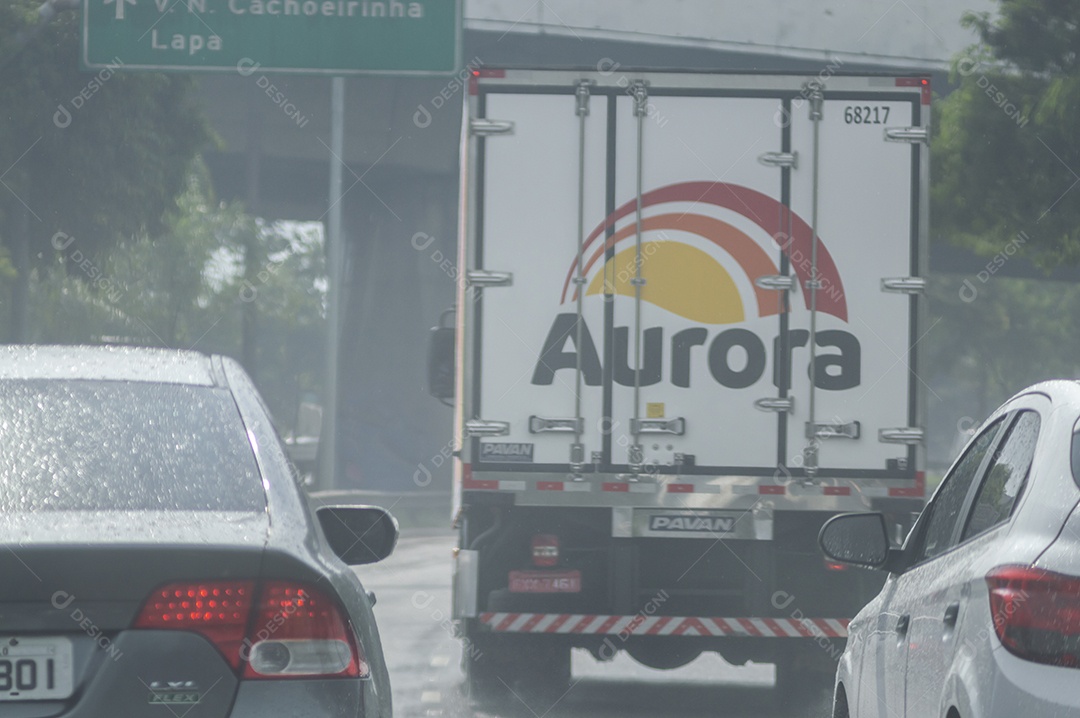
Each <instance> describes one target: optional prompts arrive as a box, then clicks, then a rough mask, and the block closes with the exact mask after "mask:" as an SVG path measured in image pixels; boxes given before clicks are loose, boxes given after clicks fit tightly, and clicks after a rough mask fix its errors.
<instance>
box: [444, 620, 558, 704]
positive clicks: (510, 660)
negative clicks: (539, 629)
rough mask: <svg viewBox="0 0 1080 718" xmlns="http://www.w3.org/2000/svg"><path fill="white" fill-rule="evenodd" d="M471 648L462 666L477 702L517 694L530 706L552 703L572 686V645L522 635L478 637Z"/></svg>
mask: <svg viewBox="0 0 1080 718" xmlns="http://www.w3.org/2000/svg"><path fill="white" fill-rule="evenodd" d="M470 645H471V646H472V648H473V650H472V651H470V652H469V654H467V655H466V654H463V655H462V667H463V668H464V672H465V681H466V688H467V690H468V694H469V697H470V698H471V699H472V700H473V701H474V702H476V703H487V702H491V701H496V700H504V699H506V698H508V697H512V696H514V695H516V696H518V697H519V698H520V699H522V700H525V701H526V702H529V703H532V702H535V701H539V702H542V703H546V702H549V701H550V702H553V701H555V700H558V699H560V698H561V697H562V696H563V694H564V693H565V692H566V691H567V689H568V688H569V687H570V647H569V646H564V645H560V644H557V643H551V642H547V641H544V642H540V641H537V640H536V639H535V638H534V637H521V636H477V637H474V638H473V639H472V640H471V643H470ZM552 704H553V703H552ZM549 707H550V706H549Z"/></svg>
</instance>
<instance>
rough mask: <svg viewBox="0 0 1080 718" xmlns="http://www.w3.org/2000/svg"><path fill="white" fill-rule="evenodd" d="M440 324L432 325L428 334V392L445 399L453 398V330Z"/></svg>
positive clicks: (437, 397)
mask: <svg viewBox="0 0 1080 718" xmlns="http://www.w3.org/2000/svg"><path fill="white" fill-rule="evenodd" d="M450 311H452V310H450ZM443 316H444V317H445V316H446V313H445V312H444V313H443ZM441 324H442V322H441V321H440V326H437V327H432V328H431V333H430V334H429V335H428V393H429V394H431V395H432V396H433V397H435V398H436V399H441V400H447V399H453V398H454V339H455V331H454V328H453V327H444V326H442V325H441Z"/></svg>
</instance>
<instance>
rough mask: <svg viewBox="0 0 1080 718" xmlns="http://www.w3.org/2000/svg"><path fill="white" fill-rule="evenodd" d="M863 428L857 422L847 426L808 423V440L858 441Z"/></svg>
mask: <svg viewBox="0 0 1080 718" xmlns="http://www.w3.org/2000/svg"><path fill="white" fill-rule="evenodd" d="M861 434H862V426H861V425H860V424H859V422H857V421H852V422H849V423H847V424H811V423H810V422H806V438H807V439H858V438H859V436H860V435H861Z"/></svg>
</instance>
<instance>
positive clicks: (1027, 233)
mask: <svg viewBox="0 0 1080 718" xmlns="http://www.w3.org/2000/svg"><path fill="white" fill-rule="evenodd" d="M963 22H964V24H965V25H966V26H967V27H970V28H972V29H974V30H975V31H976V32H977V33H978V35H979V38H980V43H979V44H977V45H975V46H973V47H971V48H969V49H968V51H967V52H965V53H963V54H962V55H961V56H959V57H957V58H956V59H955V61H954V64H953V74H952V78H953V80H954V81H956V82H957V83H958V85H959V86H958V88H957V89H956V90H955V91H954V92H952V93H951V94H950V95H948V96H947V97H945V98H944V99H943V100H941V101H940V102H939V103H937V115H938V116H937V118H936V127H937V130H936V135H935V137H934V144H933V156H934V165H933V167H934V169H933V175H934V183H933V187H932V194H933V217H934V227H935V235H937V236H943V237H947V238H948V239H950V240H952V241H955V242H957V243H958V244H961V245H963V246H967V247H968V248H971V249H973V250H975V251H977V252H980V253H983V254H987V255H993V254H997V253H998V252H1001V251H1002V250H1003V248H1005V247H1007V246H1008V245H1009V244H1010V243H1014V244H1016V245H1017V246H1019V245H1023V246H1022V247H1021V249H1022V250H1023V251H1024V252H1025V253H1027V254H1028V255H1029V256H1031V257H1032V258H1033V259H1034V260H1035V261H1037V262H1038V263H1040V264H1041V265H1043V266H1044V267H1051V266H1054V265H1057V264H1062V263H1069V264H1075V263H1077V262H1078V261H1080V202H1077V201H1076V200H1077V199H1078V198H1080V186H1077V185H1078V184H1080V129H1078V126H1077V124H1076V117H1077V116H1078V115H1077V113H1078V112H1080V55H1078V52H1077V51H1078V48H1080V3H1076V2H1073V1H1072V0H1000V14H999V16H998V17H996V18H991V17H990V15H989V14H987V13H981V14H968V15H967V16H965V19H964V21H963ZM1021 233H1023V234H1021ZM1018 238H1019V241H1017V240H1018Z"/></svg>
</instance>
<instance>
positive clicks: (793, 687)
mask: <svg viewBox="0 0 1080 718" xmlns="http://www.w3.org/2000/svg"><path fill="white" fill-rule="evenodd" d="M832 687H833V680H832V675H831V674H829V673H828V672H827V671H825V670H823V669H821V668H818V667H816V666H814V667H810V666H808V665H807V662H806V661H800V660H798V659H797V658H780V659H779V660H777V662H776V686H775V688H774V689H773V698H774V701H775V703H776V704H777V706H778V707H780V708H783V709H798V710H799V711H800V712H799V715H811V713H809V712H807V709H808V706H815V707H817V706H818V705H819V704H822V705H824V706H825V708H824V709H823V710H822V711H819V712H820V713H824V712H827V711H828V709H829V704H830V702H831V701H830V699H831V698H832ZM823 701H824V703H822V702H823ZM812 715H818V713H812Z"/></svg>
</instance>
